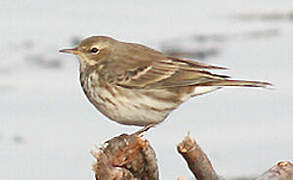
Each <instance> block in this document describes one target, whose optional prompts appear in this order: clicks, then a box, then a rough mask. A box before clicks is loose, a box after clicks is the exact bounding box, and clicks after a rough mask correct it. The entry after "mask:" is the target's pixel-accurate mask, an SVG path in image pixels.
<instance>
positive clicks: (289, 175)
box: [256, 161, 293, 180]
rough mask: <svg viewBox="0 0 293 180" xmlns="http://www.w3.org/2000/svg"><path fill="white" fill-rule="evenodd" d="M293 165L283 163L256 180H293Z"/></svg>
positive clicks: (286, 162)
mask: <svg viewBox="0 0 293 180" xmlns="http://www.w3.org/2000/svg"><path fill="white" fill-rule="evenodd" d="M292 179H293V164H292V163H290V162H288V161H282V162H279V163H278V164H276V165H275V166H273V167H272V168H271V169H269V170H268V171H266V172H265V173H264V174H262V175H261V176H260V177H258V178H257V179H256V180H292Z"/></svg>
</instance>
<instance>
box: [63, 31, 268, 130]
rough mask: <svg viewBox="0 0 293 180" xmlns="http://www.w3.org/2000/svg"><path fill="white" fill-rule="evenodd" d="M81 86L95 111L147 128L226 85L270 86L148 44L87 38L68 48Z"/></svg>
mask: <svg viewBox="0 0 293 180" xmlns="http://www.w3.org/2000/svg"><path fill="white" fill-rule="evenodd" d="M59 52H62V53H70V54H74V55H76V56H77V57H78V59H79V64H80V67H79V71H80V83H81V86H82V89H83V91H84V93H85V95H86V97H87V98H88V100H89V101H90V103H92V104H93V105H94V107H95V108H96V109H97V110H99V111H100V112H101V113H102V114H104V115H105V116H106V117H108V118H109V119H110V120H113V121H115V122H117V123H120V124H124V125H134V126H144V127H146V126H149V125H156V124H159V123H161V122H163V121H164V120H165V119H166V118H167V117H168V115H169V114H170V113H171V112H172V111H173V110H175V109H176V108H178V106H180V105H181V104H182V103H184V102H185V101H187V100H188V99H190V98H192V97H195V96H199V95H202V94H206V93H210V92H213V91H215V90H218V89H221V88H222V87H226V86H241V87H263V88H266V87H270V86H271V85H272V84H271V83H268V82H261V81H247V80H233V79H231V78H230V77H229V76H227V75H221V74H215V73H212V72H211V70H225V69H227V68H225V67H220V66H215V65H208V64H205V63H202V62H199V61H195V60H192V59H183V58H178V57H171V56H168V55H166V54H164V53H162V52H160V51H157V50H155V49H152V48H149V47H147V46H144V45H141V44H137V43H129V42H122V41H118V40H115V39H113V38H111V37H107V36H91V37H88V38H86V39H84V40H82V41H81V42H80V44H79V45H78V46H77V47H76V48H73V49H62V50H59Z"/></svg>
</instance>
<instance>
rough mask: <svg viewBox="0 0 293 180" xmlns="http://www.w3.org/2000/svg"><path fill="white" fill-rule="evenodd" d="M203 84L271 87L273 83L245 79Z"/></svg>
mask: <svg viewBox="0 0 293 180" xmlns="http://www.w3.org/2000/svg"><path fill="white" fill-rule="evenodd" d="M203 86H219V87H222V86H243V87H262V88H271V87H272V86H273V85H272V84H271V83H268V82H261V81H245V80H220V81H213V82H209V83H205V84H203Z"/></svg>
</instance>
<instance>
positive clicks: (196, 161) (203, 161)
mask: <svg viewBox="0 0 293 180" xmlns="http://www.w3.org/2000/svg"><path fill="white" fill-rule="evenodd" d="M177 150H178V152H179V153H180V154H181V155H182V156H183V158H184V159H185V161H186V162H187V164H188V167H189V169H190V170H191V172H192V173H193V175H194V176H195V177H196V179H199V180H220V179H221V178H220V177H219V176H218V175H217V173H216V172H215V170H214V168H213V166H212V163H211V162H210V160H209V159H208V157H207V155H206V154H205V153H204V152H203V151H202V150H201V148H200V147H199V145H198V144H197V143H196V142H195V140H194V139H193V138H192V137H191V136H190V135H187V136H186V137H185V138H184V140H183V141H182V142H181V143H180V144H178V146H177Z"/></svg>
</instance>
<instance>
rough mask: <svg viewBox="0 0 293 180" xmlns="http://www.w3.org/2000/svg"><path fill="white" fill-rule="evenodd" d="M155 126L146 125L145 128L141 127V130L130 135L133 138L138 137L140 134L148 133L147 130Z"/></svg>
mask: <svg viewBox="0 0 293 180" xmlns="http://www.w3.org/2000/svg"><path fill="white" fill-rule="evenodd" d="M156 125H157V124H149V125H146V126H145V127H143V128H142V129H140V130H138V131H136V132H135V133H133V134H132V135H135V136H140V135H141V134H142V133H144V132H146V131H148V130H149V129H151V128H152V127H155V126H156Z"/></svg>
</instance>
